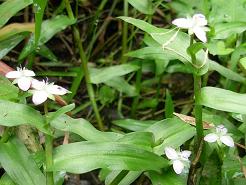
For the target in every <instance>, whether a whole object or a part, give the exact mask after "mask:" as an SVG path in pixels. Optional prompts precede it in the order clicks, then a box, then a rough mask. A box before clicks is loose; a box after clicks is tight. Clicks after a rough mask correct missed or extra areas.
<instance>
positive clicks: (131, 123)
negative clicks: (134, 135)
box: [113, 119, 156, 131]
mask: <svg viewBox="0 0 246 185" xmlns="http://www.w3.org/2000/svg"><path fill="white" fill-rule="evenodd" d="M154 123H156V121H154V120H151V121H150V120H148V121H141V120H135V119H122V120H114V121H113V124H114V125H117V126H119V127H122V128H125V129H128V130H131V131H142V130H144V129H146V128H148V127H149V126H151V125H152V124H154Z"/></svg>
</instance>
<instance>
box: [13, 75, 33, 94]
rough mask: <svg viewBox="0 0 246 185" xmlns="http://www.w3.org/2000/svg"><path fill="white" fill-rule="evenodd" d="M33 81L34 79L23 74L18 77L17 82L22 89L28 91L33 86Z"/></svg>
mask: <svg viewBox="0 0 246 185" xmlns="http://www.w3.org/2000/svg"><path fill="white" fill-rule="evenodd" d="M31 81H32V79H31V78H30V77H24V76H23V77H21V78H19V79H18V81H17V84H18V87H19V88H20V89H21V90H23V91H27V90H28V89H29V88H30V86H31Z"/></svg>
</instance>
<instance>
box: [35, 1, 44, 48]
mask: <svg viewBox="0 0 246 185" xmlns="http://www.w3.org/2000/svg"><path fill="white" fill-rule="evenodd" d="M33 3H34V4H33V8H34V12H35V36H34V40H35V41H34V42H35V46H37V45H38V43H39V38H40V34H41V25H42V20H43V16H44V10H45V7H46V4H47V0H33Z"/></svg>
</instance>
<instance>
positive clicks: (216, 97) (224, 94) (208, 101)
mask: <svg viewBox="0 0 246 185" xmlns="http://www.w3.org/2000/svg"><path fill="white" fill-rule="evenodd" d="M199 104H201V105H204V106H206V107H210V108H213V109H217V110H221V111H227V112H234V113H241V114H246V109H245V107H246V95H245V94H239V93H235V92H232V91H229V90H225V89H220V88H216V87H203V88H202V90H201V99H200V100H199Z"/></svg>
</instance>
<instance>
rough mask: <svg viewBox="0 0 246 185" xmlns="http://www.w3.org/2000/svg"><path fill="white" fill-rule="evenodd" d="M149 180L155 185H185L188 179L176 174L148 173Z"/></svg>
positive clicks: (169, 172)
mask: <svg viewBox="0 0 246 185" xmlns="http://www.w3.org/2000/svg"><path fill="white" fill-rule="evenodd" d="M148 174H149V178H150V180H151V182H152V184H153V185H184V184H186V179H185V177H184V176H181V175H177V174H176V173H174V172H171V171H168V172H166V171H165V172H162V173H157V172H154V171H151V172H148Z"/></svg>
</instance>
